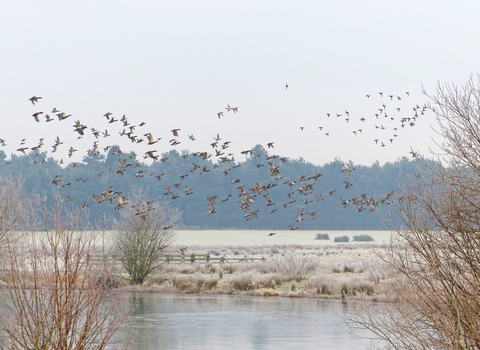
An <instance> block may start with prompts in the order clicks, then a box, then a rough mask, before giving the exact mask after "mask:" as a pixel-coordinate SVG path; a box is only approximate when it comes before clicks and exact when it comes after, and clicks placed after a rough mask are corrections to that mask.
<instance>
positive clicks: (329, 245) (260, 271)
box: [125, 230, 391, 300]
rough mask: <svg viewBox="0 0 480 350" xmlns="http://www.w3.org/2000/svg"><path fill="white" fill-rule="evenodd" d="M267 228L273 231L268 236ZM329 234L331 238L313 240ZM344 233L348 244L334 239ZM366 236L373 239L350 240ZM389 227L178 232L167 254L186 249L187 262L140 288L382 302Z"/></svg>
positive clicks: (167, 268)
mask: <svg viewBox="0 0 480 350" xmlns="http://www.w3.org/2000/svg"><path fill="white" fill-rule="evenodd" d="M270 232H276V234H275V235H273V236H269V234H270ZM317 233H328V234H329V237H330V239H329V240H317V239H315V237H316V234H317ZM345 235H346V236H348V237H349V238H350V242H348V243H334V238H335V237H340V236H345ZM356 235H369V236H371V237H373V238H374V241H373V242H354V241H353V236H356ZM390 235H391V232H390V231H328V232H327V231H267V230H265V231H263V230H258V231H234V230H232V231H178V232H177V239H176V241H175V243H174V244H172V245H171V246H170V247H168V248H167V249H166V252H165V253H166V254H180V248H184V247H188V248H187V249H186V251H185V256H186V257H187V259H186V261H187V262H186V263H171V264H164V265H163V267H162V271H161V272H160V273H159V274H157V275H156V276H154V277H152V278H151V279H149V280H148V281H147V282H146V283H145V284H144V285H143V286H141V287H138V286H135V287H125V288H126V289H127V290H131V289H133V290H135V289H137V290H138V289H141V290H144V291H152V292H155V291H156V292H186V293H222V294H250V295H260V296H288V297H320V298H341V297H342V295H345V294H348V295H351V296H354V297H362V298H364V297H367V298H370V299H376V300H381V299H382V295H381V293H380V292H379V288H378V287H379V283H382V281H384V280H385V279H387V278H388V276H389V273H388V271H387V270H386V269H385V267H384V266H383V264H382V263H381V259H379V256H378V253H381V252H382V249H383V247H384V246H385V244H386V243H387V242H388V240H389V237H390ZM207 253H208V254H210V255H211V256H212V257H219V256H225V257H237V258H243V257H245V258H251V257H254V258H264V261H257V262H249V263H246V262H230V263H224V264H219V263H212V262H209V263H204V262H203V263H202V262H200V261H198V260H197V262H195V263H193V264H192V263H190V262H188V261H189V260H188V257H189V256H190V254H207Z"/></svg>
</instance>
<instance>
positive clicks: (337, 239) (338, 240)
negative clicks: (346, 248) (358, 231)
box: [333, 236, 350, 243]
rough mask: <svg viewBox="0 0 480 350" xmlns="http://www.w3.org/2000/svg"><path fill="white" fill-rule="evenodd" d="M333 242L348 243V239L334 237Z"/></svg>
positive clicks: (345, 237) (346, 237)
mask: <svg viewBox="0 0 480 350" xmlns="http://www.w3.org/2000/svg"><path fill="white" fill-rule="evenodd" d="M333 241H334V242H335V243H339V242H348V241H350V238H348V236H340V237H335V239H334V240H333Z"/></svg>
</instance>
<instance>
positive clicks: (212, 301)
mask: <svg viewBox="0 0 480 350" xmlns="http://www.w3.org/2000/svg"><path fill="white" fill-rule="evenodd" d="M134 298H136V301H137V303H138V306H137V308H136V309H135V310H134V311H133V312H132V314H131V315H130V316H129V318H128V320H127V322H126V325H125V326H126V327H127V328H131V329H132V330H133V339H134V341H135V344H136V345H135V346H134V349H138V350H147V349H152V350H153V349H156V350H160V349H169V350H172V349H191V350H194V349H210V350H217V349H218V350H220V349H221V350H225V349H243V350H244V349H265V350H268V349H275V350H282V349H289V350H291V349H302V350H309V349H336V350H343V349H345V350H346V349H348V350H350V349H367V348H368V345H369V344H370V340H368V339H363V338H353V337H352V336H351V335H350V334H349V331H348V327H347V326H346V324H345V323H344V321H343V319H342V315H343V312H344V311H346V312H347V314H348V305H342V303H341V302H340V301H337V300H319V299H290V298H272V297H270V298H263V297H249V296H229V295H186V294H157V293H142V294H136V295H135V296H134ZM362 332H363V334H362V333H358V334H359V335H363V336H368V335H369V333H367V331H362Z"/></svg>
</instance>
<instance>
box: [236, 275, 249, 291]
mask: <svg viewBox="0 0 480 350" xmlns="http://www.w3.org/2000/svg"><path fill="white" fill-rule="evenodd" d="M252 280H253V275H252V274H251V273H242V274H238V275H236V276H233V278H232V282H231V283H232V287H233V288H234V289H236V290H249V289H252V288H253V284H252Z"/></svg>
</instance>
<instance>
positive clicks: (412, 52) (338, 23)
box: [0, 0, 480, 165]
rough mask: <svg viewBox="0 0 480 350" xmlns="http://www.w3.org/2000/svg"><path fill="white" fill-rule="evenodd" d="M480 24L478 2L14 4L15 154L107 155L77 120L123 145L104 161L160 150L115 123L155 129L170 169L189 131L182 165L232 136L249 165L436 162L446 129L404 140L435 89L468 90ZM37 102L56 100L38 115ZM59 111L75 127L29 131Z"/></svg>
mask: <svg viewBox="0 0 480 350" xmlns="http://www.w3.org/2000/svg"><path fill="white" fill-rule="evenodd" d="M479 15H480V2H478V1H443V2H439V1H433V0H425V1H413V0H412V1H356V0H351V1H278V0H276V1H245V0H243V1H153V0H151V1H147V0H144V1H142V0H140V1H135V2H134V1H119V0H115V1H81V2H70V1H22V0H19V1H10V2H3V3H2V5H1V7H0V63H1V65H0V67H1V69H0V113H1V116H2V127H1V128H0V138H3V139H5V140H6V141H7V144H8V145H7V146H6V147H3V148H2V149H4V150H5V151H6V152H7V153H8V154H10V153H11V152H15V150H16V149H17V148H18V147H19V144H20V140H21V139H22V138H27V145H28V146H30V147H31V146H34V145H35V144H36V143H37V142H38V139H39V138H41V137H43V138H45V147H46V148H45V149H47V150H51V146H52V145H53V143H54V139H55V137H56V136H60V138H61V139H62V141H64V145H63V146H64V149H63V150H61V151H59V152H58V154H59V155H60V156H61V157H64V158H67V156H66V151H67V149H68V147H69V146H70V145H72V146H74V147H75V148H77V149H79V150H84V149H86V148H88V147H90V146H91V144H92V143H93V141H94V140H95V139H94V137H93V136H92V135H91V134H90V133H88V135H86V136H85V137H84V138H83V139H81V140H77V139H76V136H77V134H76V133H73V132H72V130H73V128H72V125H73V124H74V122H75V121H76V120H80V122H81V123H83V124H85V125H87V126H88V127H89V128H90V127H95V128H97V129H100V130H104V129H105V128H107V129H108V130H109V132H110V134H111V135H112V136H111V137H109V138H102V139H100V146H106V145H108V144H120V145H122V146H125V147H124V148H125V149H133V150H136V151H137V152H138V153H143V152H145V151H146V150H147V149H150V148H151V147H150V148H148V147H146V146H145V144H132V143H131V142H130V141H128V139H126V138H125V137H120V136H118V135H119V132H120V131H121V130H122V129H123V128H122V127H121V126H120V125H119V123H114V124H107V120H106V118H104V117H102V115H103V114H105V113H106V112H111V113H113V116H114V117H115V118H116V119H119V118H121V117H122V115H123V114H126V116H127V117H128V119H129V121H130V123H132V124H139V123H140V122H145V123H146V125H145V126H144V127H143V128H137V134H139V135H143V134H144V133H146V132H151V133H152V134H153V136H154V137H155V138H156V137H162V140H161V141H160V142H159V143H157V144H156V145H155V146H154V147H153V148H155V149H156V150H157V151H158V152H159V153H162V152H166V151H168V150H170V149H172V146H170V144H169V142H168V141H169V140H170V139H171V138H173V137H172V134H171V133H170V130H171V129H173V128H180V129H181V131H180V136H179V137H178V140H179V141H180V142H181V143H180V145H177V146H174V148H176V149H177V150H178V151H179V152H180V151H181V150H182V149H189V150H190V151H192V152H195V151H202V150H207V151H212V148H211V147H210V146H209V144H210V143H211V142H213V137H214V136H216V135H217V133H219V134H220V136H221V137H222V139H223V140H222V141H227V140H230V141H231V148H230V149H229V151H232V152H233V153H235V155H236V159H238V160H242V159H243V156H241V155H240V154H239V152H240V151H242V150H246V149H249V148H250V147H253V146H255V145H256V144H263V145H266V143H267V142H275V148H274V149H273V150H272V149H270V153H272V154H279V155H282V156H288V157H292V158H298V157H300V156H301V157H303V158H305V159H306V160H307V161H310V162H312V163H315V164H323V163H325V162H328V161H331V160H333V159H334V158H335V157H339V158H341V159H343V160H352V161H354V162H355V163H360V164H366V165H370V164H371V163H372V162H374V161H375V160H379V161H380V162H381V163H383V162H386V161H394V160H395V159H397V158H398V157H400V156H403V155H406V156H408V155H409V154H408V152H409V150H410V147H413V148H414V149H416V150H420V151H421V152H422V153H424V154H426V153H428V147H429V146H431V145H432V142H431V140H430V138H431V136H433V132H432V130H431V126H430V125H431V124H434V119H433V116H432V114H428V113H427V115H425V116H421V118H420V119H419V120H417V121H416V122H415V126H414V127H410V126H408V125H407V126H406V127H405V129H401V128H400V119H401V118H402V117H411V116H412V115H413V109H412V107H413V106H415V105H416V104H418V105H420V106H422V105H423V103H425V102H426V101H427V98H426V97H425V96H423V95H422V94H421V86H422V85H423V86H425V88H426V89H427V90H428V91H430V92H432V93H433V92H434V89H435V85H436V84H437V82H442V83H444V82H447V83H455V84H458V85H461V84H463V83H464V82H465V81H466V80H467V79H468V78H469V76H470V75H471V74H472V73H475V72H477V71H478V65H479V62H480V21H479V20H478V17H479ZM286 83H288V85H289V87H288V89H285V84H286ZM406 91H408V92H409V93H410V97H408V96H407V95H406V93H405V92H406ZM378 92H383V93H384V95H383V97H380V95H379V94H378ZM367 94H370V95H371V97H370V98H368V99H367V98H366V97H365V95H367ZM34 95H37V96H41V97H43V99H42V100H40V101H39V102H38V103H37V105H36V106H33V105H32V104H31V103H30V102H29V101H28V99H29V98H30V97H31V96H34ZM388 95H394V97H393V99H392V100H390V98H389V97H388ZM397 96H400V97H401V98H402V100H399V99H398V98H397ZM227 104H230V105H231V106H235V107H237V106H238V113H233V112H227V111H226V110H225V107H226V106H227ZM383 104H385V105H386V109H385V108H383V106H382V105H383ZM53 107H56V108H58V109H60V110H61V111H64V112H66V113H67V114H72V116H71V117H70V118H69V119H67V120H65V121H62V122H59V121H58V120H55V121H53V122H51V123H46V122H44V118H43V117H41V120H42V122H41V123H36V122H35V121H34V119H33V118H32V117H31V115H32V113H34V112H38V111H44V112H45V113H48V112H51V109H52V108H53ZM396 108H401V109H400V111H397V109H396ZM378 109H384V110H383V111H381V112H380V113H379V111H378ZM220 111H223V112H224V117H223V118H221V119H218V118H217V112H220ZM346 111H348V112H349V116H348V118H349V119H350V120H349V121H348V123H347V121H346V120H345V119H346V118H347V115H346ZM385 112H387V114H388V116H387V117H385V116H384V114H383V113H385ZM327 113H330V114H331V115H332V116H331V117H330V118H327ZM336 113H338V114H342V116H341V117H336ZM375 113H377V114H380V116H379V119H376V117H375ZM50 114H51V113H50ZM51 115H52V116H53V114H51ZM362 117H363V118H365V121H364V122H362V121H360V118H362ZM390 118H395V119H394V120H391V119H390ZM376 126H377V127H378V128H376ZM382 126H383V128H382ZM300 127H304V130H303V131H300V129H299V128H300ZM318 127H323V129H322V130H321V131H320V130H319V129H318ZM395 127H397V128H398V130H397V131H394V130H393V128H395ZM358 129H362V132H361V133H360V132H358ZM353 131H357V136H355V135H354V133H353ZM327 132H328V133H329V135H330V136H328V137H327V136H326V135H325V133H327ZM190 134H193V135H194V136H195V138H196V141H190V140H189V138H188V135H190ZM394 134H396V135H398V136H397V137H393V135H394ZM391 138H392V139H393V142H390V141H389V140H390V139H391ZM375 139H378V140H379V142H378V143H377V144H376V143H375V141H374V140H375ZM381 142H384V144H385V145H386V146H385V147H381ZM62 152H63V153H62ZM78 153H80V152H78Z"/></svg>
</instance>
